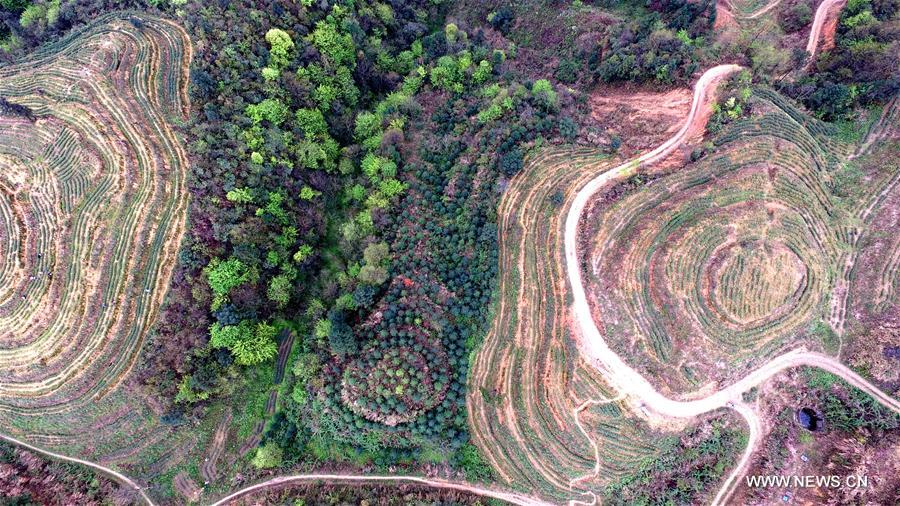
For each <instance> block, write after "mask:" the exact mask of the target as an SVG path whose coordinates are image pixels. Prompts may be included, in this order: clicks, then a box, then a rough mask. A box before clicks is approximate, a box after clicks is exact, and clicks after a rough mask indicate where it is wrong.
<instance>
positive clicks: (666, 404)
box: [0, 0, 900, 506]
mask: <svg viewBox="0 0 900 506" xmlns="http://www.w3.org/2000/svg"><path fill="white" fill-rule="evenodd" d="M779 2H780V0H773V1H772V2H770V3H769V4H767V5H766V6H765V7H764V8H762V9H760V10H759V11H757V12H754V13H752V14H750V15H748V16H742V17H749V18H755V17H758V16H761V15H762V14H765V13H766V12H768V11H769V10H771V9H773V8H774V7H775V6H777V5H778V3H779ZM726 3H729V2H726ZM845 3H846V0H824V1H823V2H822V4H820V6H819V8H818V9H817V10H816V14H815V18H814V21H813V26H812V28H811V30H810V36H809V42H808V44H807V51H808V52H809V53H810V54H811V55H815V51H816V49H817V48H818V45H819V41H820V38H821V31H822V29H823V27H824V25H825V22H826V20H827V19H828V16H829V14H831V13H833V10H834V9H837V10H839V9H840V8H842V7H843V5H844V4H845ZM741 69H742V67H740V66H739V65H719V66H717V67H713V68H711V69H709V70H708V71H706V73H704V74H703V75H702V76H701V77H700V79H699V80H698V82H697V84H696V85H695V87H694V96H693V103H692V105H691V110H690V112H689V114H688V117H687V119H686V120H685V123H684V125H683V126H682V127H681V129H680V130H679V131H678V132H677V133H676V134H675V135H674V136H673V137H672V138H670V139H669V140H667V141H666V142H664V143H663V144H661V145H660V146H658V147H657V148H655V149H654V150H652V151H650V152H648V153H645V154H643V155H641V156H640V157H638V158H636V159H633V160H630V161H628V162H626V163H623V164H621V165H619V166H618V167H615V168H614V169H612V170H609V171H607V172H604V173H602V174H600V175H598V176H597V177H596V178H594V179H592V180H591V181H589V182H588V183H587V184H586V185H585V186H584V187H583V188H582V189H581V190H580V191H579V192H578V194H577V195H576V198H575V200H574V202H573V204H572V206H571V208H570V209H569V211H568V214H567V216H566V223H565V257H566V271H567V274H568V278H569V283H570V285H571V289H572V295H573V299H574V303H573V306H572V310H573V313H574V315H575V318H576V320H577V322H578V325H579V327H580V330H581V333H582V335H581V338H580V340H579V351H580V352H581V353H582V354H583V355H584V357H585V358H586V359H588V360H589V361H590V363H591V364H593V365H594V366H595V367H597V369H598V370H599V371H600V372H601V373H602V374H603V376H604V378H605V379H606V381H607V382H609V384H610V386H612V387H613V388H614V389H615V390H616V391H617V392H618V393H619V397H616V399H614V400H618V399H619V398H620V397H626V398H628V399H629V400H630V401H631V402H632V403H635V404H637V406H640V407H642V408H645V409H648V410H649V412H650V415H656V416H668V417H679V418H690V417H695V416H697V415H701V414H703V413H707V412H709V411H713V410H716V409H720V408H723V407H729V408H732V409H734V410H735V411H737V412H738V413H739V414H740V415H741V416H742V417H744V419H745V420H747V423H748V426H749V438H748V444H747V449H746V450H745V452H744V454H743V455H742V456H741V459H740V460H739V461H738V463H737V465H736V466H735V468H734V469H733V470H732V472H731V474H730V475H729V476H728V478H727V479H726V480H725V482H724V483H723V485H722V487H721V488H720V490H719V491H718V493H717V495H716V496H715V498H714V500H713V504H722V503H724V502H725V501H726V500H727V498H728V496H729V495H730V493H731V491H732V490H733V486H734V484H735V483H736V482H737V480H738V478H739V477H740V476H741V475H742V474H743V472H744V471H745V469H746V468H747V466H748V465H749V461H750V457H751V455H752V453H753V451H754V450H755V448H756V447H757V445H758V443H759V440H760V438H761V435H762V425H761V420H760V418H759V415H758V414H757V413H756V412H755V411H754V410H753V408H752V407H750V406H749V405H747V404H745V403H743V402H742V401H741V394H742V393H743V392H745V391H747V390H749V389H750V388H752V387H754V386H757V385H759V384H760V383H762V382H764V381H766V380H768V379H769V378H771V377H772V376H774V375H776V374H778V373H780V372H782V371H784V370H786V369H789V368H793V367H798V366H811V367H818V368H820V369H823V370H826V371H828V372H831V373H833V374H835V375H837V376H839V377H841V378H843V379H844V380H845V381H847V382H848V383H850V384H851V385H853V386H855V387H857V388H859V389H861V390H863V391H864V392H866V393H868V394H869V395H871V396H872V397H874V398H875V399H876V400H877V401H878V402H880V403H881V404H883V405H884V406H886V407H888V408H889V409H891V410H892V411H894V412H897V413H900V401H898V400H897V399H894V398H893V397H891V396H890V395H888V394H886V393H884V392H882V391H881V390H879V389H878V388H877V387H875V386H874V385H872V384H871V383H869V382H868V381H866V380H865V379H864V378H862V377H861V376H859V375H858V374H856V373H855V372H854V371H852V370H851V369H849V368H848V367H846V366H845V365H843V364H841V363H840V362H838V361H836V360H835V359H833V358H831V357H828V356H826V355H822V354H819V353H814V352H809V351H806V350H804V349H797V350H794V351H791V352H788V353H785V354H783V355H780V356H778V357H776V358H774V359H773V360H771V361H770V362H768V363H767V364H766V365H764V366H762V367H760V368H759V369H757V370H756V371H753V372H751V373H750V374H748V375H747V376H745V377H744V378H742V379H741V380H739V381H737V382H736V383H734V384H732V385H730V386H728V387H725V388H723V389H722V390H720V391H718V392H715V393H713V394H711V395H709V396H707V397H704V398H702V399H696V400H691V401H676V400H673V399H669V398H667V397H665V396H663V395H662V394H660V393H659V392H657V391H656V390H655V389H654V388H653V386H652V385H651V384H650V382H649V381H647V379H645V378H644V377H643V376H641V375H640V374H639V373H638V372H637V371H635V370H634V369H632V368H631V367H630V366H629V365H628V364H627V363H625V361H624V360H622V358H621V357H619V356H618V355H617V354H616V353H615V352H614V351H612V350H611V349H610V347H609V345H608V344H607V343H606V341H605V339H604V337H603V336H602V335H601V334H600V331H599V329H598V328H597V325H596V323H595V322H594V320H593V317H592V315H591V311H590V308H589V306H588V303H587V297H586V294H585V290H584V286H583V284H582V279H581V269H580V265H579V262H578V255H577V250H576V246H577V240H576V239H577V232H578V224H579V220H580V217H581V215H582V213H583V211H584V209H585V207H586V205H587V203H588V202H589V200H590V198H591V196H592V195H593V194H594V193H596V192H597V191H598V190H599V189H600V188H602V187H603V186H605V185H606V184H607V183H608V182H610V181H611V180H613V179H616V178H619V177H623V176H627V175H629V174H631V173H633V172H634V171H635V170H636V169H637V168H639V167H640V166H642V165H649V164H653V163H656V162H658V161H660V160H662V159H664V158H665V157H667V156H668V155H669V154H671V153H672V152H673V151H674V150H675V149H676V148H677V147H678V146H679V145H680V144H681V143H682V142H684V140H685V139H686V138H687V136H688V134H689V133H690V132H691V131H692V129H694V128H697V127H702V126H703V125H702V124H700V123H701V122H702V120H703V115H702V114H701V112H702V111H703V108H704V107H706V105H707V101H708V93H709V91H710V90H711V89H714V86H715V85H716V84H717V83H718V82H719V81H720V80H721V79H722V78H724V77H726V76H728V75H730V74H731V73H733V72H736V71H739V70H741ZM601 402H609V401H586V402H585V404H583V405H582V406H579V407H578V408H576V410H575V411H576V420H577V412H578V411H580V410H581V409H583V408H584V407H586V406H587V404H588V403H601ZM642 411H643V409H638V410H635V413H641V412H642ZM579 429H581V431H582V432H584V431H583V428H582V427H580V424H579ZM0 439H2V440H5V441H7V442H9V443H12V444H16V445H19V446H22V447H24V448H27V449H29V450H31V451H34V452H36V453H40V454H43V455H45V456H47V457H50V458H53V459H57V460H61V461H65V462H71V463H75V464H81V465H85V466H88V467H90V468H92V469H95V470H97V471H98V472H100V473H103V474H104V475H106V476H109V477H110V478H111V479H113V480H115V481H117V482H119V483H120V484H122V485H123V486H125V487H126V488H131V489H134V490H135V491H136V492H137V493H138V494H139V495H140V497H141V498H142V499H143V500H144V502H146V504H148V505H150V506H155V503H154V502H153V500H152V499H151V498H150V497H149V496H148V494H147V493H146V492H145V490H144V489H143V488H142V487H141V486H140V485H139V484H138V483H136V482H135V481H133V480H132V479H130V478H128V477H127V476H125V475H123V474H122V473H119V472H118V471H116V470H114V469H111V468H109V467H106V466H103V465H101V464H98V463H95V462H90V461H87V460H82V459H78V458H74V457H67V456H65V455H62V454H58V453H54V452H51V451H48V450H44V449H42V448H39V447H36V446H34V445H31V444H29V443H26V442H24V441H21V440H19V439H16V438H14V437H11V436H8V435H4V434H0ZM596 469H597V468H596V467H595V469H594V472H596ZM588 476H590V475H588ZM320 480H328V481H338V482H343V483H373V482H388V483H392V482H404V483H415V484H421V485H426V486H430V487H435V488H441V489H450V490H458V491H462V492H468V493H473V494H478V495H482V496H486V497H492V498H495V499H500V500H503V501H506V502H509V503H512V504H517V505H523V506H545V505H548V504H550V503H547V502H545V501H543V500H541V499H539V498H536V497H532V496H528V495H525V494H519V493H514V492H508V491H503V490H498V489H493V488H488V487H481V486H477V485H472V484H469V483H464V482H451V481H445V480H437V479H429V478H424V477H420V476H407V475H395V476H391V475H366V474H298V475H289V476H279V477H276V478H273V479H270V480H268V481H265V482H261V483H257V484H255V485H250V486H247V487H245V488H243V489H241V490H238V491H236V492H234V493H232V494H230V495H228V496H226V497H224V498H222V499H220V500H218V501H216V502H215V503H213V504H212V506H224V505H226V504H229V503H230V502H232V501H233V500H235V499H238V498H240V497H243V496H245V495H247V494H251V493H253V492H257V491H260V490H263V489H266V488H269V487H277V486H283V485H286V484H292V483H305V482H313V481H320ZM573 481H578V478H576V479H575V480H573ZM595 499H596V498H595ZM570 503H579V501H574V500H573V501H570ZM581 504H585V503H581Z"/></svg>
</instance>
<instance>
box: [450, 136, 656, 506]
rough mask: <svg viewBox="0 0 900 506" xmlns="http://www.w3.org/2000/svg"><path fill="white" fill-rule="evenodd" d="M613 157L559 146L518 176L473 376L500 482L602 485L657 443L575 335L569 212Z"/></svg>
mask: <svg viewBox="0 0 900 506" xmlns="http://www.w3.org/2000/svg"><path fill="white" fill-rule="evenodd" d="M611 165H612V164H611V163H610V162H609V161H608V160H607V159H606V158H605V157H603V156H601V155H599V154H598V153H596V152H594V151H592V150H584V151H581V152H577V153H573V152H571V151H570V150H567V149H560V150H556V151H548V152H545V153H544V154H543V155H541V156H539V157H537V158H535V159H532V160H531V161H530V162H529V164H528V166H527V167H526V168H525V170H524V171H523V173H522V174H520V175H519V176H518V177H516V178H515V179H514V180H513V181H512V182H511V184H510V186H509V188H507V190H506V193H505V194H504V198H503V201H502V203H501V207H500V209H499V211H498V216H501V217H503V220H502V222H501V223H500V224H499V225H500V231H499V233H500V237H501V238H502V244H501V258H500V263H501V269H500V272H501V273H503V275H502V276H501V279H500V288H499V292H498V293H499V294H500V298H499V300H498V301H497V302H496V304H497V306H496V307H495V309H494V313H495V315H494V320H493V324H492V327H491V330H490V332H489V335H488V337H487V338H486V339H485V343H484V345H483V346H482V348H481V349H480V350H479V351H478V352H477V353H476V355H475V356H474V358H473V364H472V372H471V374H470V382H469V396H468V400H467V403H468V407H469V417H470V426H471V431H472V434H473V437H474V439H475V441H476V443H477V444H478V446H479V448H481V450H482V451H483V453H484V454H485V456H486V458H487V460H488V461H489V462H490V463H491V465H492V467H493V468H494V470H495V471H496V472H497V474H498V476H499V478H500V480H501V481H502V482H504V483H507V484H509V485H510V486H513V487H515V488H518V489H521V490H527V491H529V492H532V493H534V492H538V493H539V494H540V495H541V496H544V497H547V498H549V499H552V500H554V501H565V500H569V499H571V498H573V497H575V498H578V497H579V495H580V494H582V493H585V491H594V492H599V491H600V489H601V488H602V486H603V485H604V484H608V483H610V481H611V480H612V479H614V478H616V477H619V476H622V475H623V474H624V473H626V472H627V471H628V470H629V469H631V468H633V467H634V466H635V465H636V464H637V463H638V462H640V461H641V460H643V459H646V458H649V457H652V456H653V455H654V452H655V450H654V448H655V446H654V442H653V441H654V439H653V438H654V437H655V435H654V434H652V432H650V431H649V430H648V429H646V428H642V426H641V424H640V423H639V422H638V421H637V420H636V419H635V418H632V417H630V416H629V415H628V414H627V413H628V412H627V410H626V408H625V407H624V405H621V406H620V405H619V404H618V401H617V400H615V399H611V397H612V395H613V394H612V393H611V392H612V390H611V389H609V388H608V387H607V386H606V385H605V384H604V382H603V380H602V378H601V376H600V374H599V373H598V372H597V371H596V369H594V368H593V367H591V366H589V365H588V364H586V363H585V362H584V361H583V360H582V359H581V357H580V355H579V354H578V353H577V351H576V350H575V349H574V348H573V347H572V345H571V341H570V339H569V331H570V330H569V329H570V327H569V320H568V314H567V312H568V308H567V304H566V291H567V285H566V278H565V272H564V266H565V262H564V261H563V260H562V258H561V256H562V246H561V244H562V239H561V231H562V221H563V220H564V214H565V213H564V212H563V211H564V210H565V209H566V207H567V206H568V202H569V200H570V199H571V197H573V196H574V190H575V189H577V188H579V187H580V186H582V185H583V184H584V182H585V181H587V180H588V179H590V178H591V177H592V176H593V175H595V174H597V173H598V172H602V171H603V170H605V169H606V168H607V167H608V166H611ZM607 401H611V402H607ZM598 462H599V466H598V467H595V465H597V464H598ZM585 500H587V501H589V500H590V496H589V494H587V495H586V496H585Z"/></svg>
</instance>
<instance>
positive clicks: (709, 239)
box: [582, 89, 897, 395]
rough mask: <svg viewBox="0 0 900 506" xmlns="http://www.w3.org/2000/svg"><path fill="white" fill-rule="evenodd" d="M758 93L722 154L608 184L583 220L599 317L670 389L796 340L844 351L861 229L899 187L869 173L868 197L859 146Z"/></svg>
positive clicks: (697, 383) (749, 363) (615, 342)
mask: <svg viewBox="0 0 900 506" xmlns="http://www.w3.org/2000/svg"><path fill="white" fill-rule="evenodd" d="M752 100H753V110H754V111H755V112H754V114H753V115H752V116H751V117H748V118H745V119H742V120H740V121H737V122H735V123H734V124H732V125H730V126H729V127H728V128H727V129H725V131H723V132H722V133H721V134H719V135H718V136H716V137H714V138H713V139H712V142H713V143H714V144H715V146H716V148H717V149H716V150H715V152H714V153H713V154H711V155H709V156H707V157H705V158H704V159H702V160H701V161H699V162H697V163H693V164H690V165H688V166H687V167H686V168H684V169H681V170H678V171H676V172H674V173H672V174H669V175H666V176H664V177H660V178H656V179H654V180H653V181H652V182H649V183H648V184H645V185H642V186H638V187H637V188H636V189H633V190H632V191H629V192H627V193H626V194H625V195H624V196H621V197H620V198H618V197H617V198H614V199H613V198H608V195H605V194H603V192H601V194H600V195H598V198H597V199H595V201H594V203H593V206H592V207H591V208H590V209H589V211H588V214H587V220H586V222H585V223H586V224H587V225H588V226H587V232H586V233H584V234H583V237H582V242H583V246H582V251H585V252H586V257H585V264H586V267H585V278H586V279H587V280H588V284H589V285H591V287H592V288H591V290H590V299H591V303H592V305H593V308H594V311H595V319H596V320H597V322H598V325H601V326H602V328H603V330H604V334H605V335H606V336H607V339H608V340H609V341H610V342H611V343H612V346H613V348H614V349H618V350H619V352H620V353H622V354H624V355H625V356H630V357H632V359H631V363H632V364H634V365H635V366H636V367H637V368H638V369H639V370H642V372H643V373H644V374H645V375H646V376H647V377H648V378H650V379H651V381H653V382H654V383H655V384H656V386H657V388H659V389H660V390H661V391H663V392H667V393H668V394H670V395H677V394H683V393H687V392H693V391H696V390H699V389H702V388H703V387H708V386H709V385H710V384H711V383H713V382H715V383H718V384H720V385H722V384H727V383H729V382H730V380H733V379H736V378H737V377H739V376H741V375H743V374H744V373H746V372H747V371H748V370H750V369H752V368H754V367H756V366H758V365H760V364H761V362H762V360H764V359H766V358H771V357H773V356H774V355H775V354H777V353H779V352H782V351H785V350H786V349H788V348H794V347H796V346H797V345H798V344H804V345H806V346H807V347H808V348H810V349H820V350H822V351H825V352H827V353H832V354H836V353H838V351H839V349H840V336H841V334H842V332H843V328H844V325H845V319H846V316H847V315H846V303H847V300H846V299H847V297H846V294H847V290H846V286H847V284H848V283H849V280H850V276H851V271H852V268H853V265H854V261H855V258H856V253H855V251H856V249H857V243H858V240H859V237H860V236H861V234H863V232H864V231H865V230H866V227H867V226H868V222H867V218H868V217H869V216H870V214H871V211H870V209H871V206H872V205H875V203H876V202H878V201H879V200H883V198H884V196H885V194H886V193H887V192H889V191H891V190H892V189H894V188H895V186H896V182H897V174H896V172H895V171H891V170H881V171H870V172H869V173H866V174H864V176H865V192H859V190H858V189H857V188H856V185H858V184H860V183H861V182H862V181H857V182H850V180H849V179H848V176H847V174H848V173H851V172H853V171H855V170H856V169H854V168H853V167H849V166H848V165H847V163H846V160H847V158H848V156H849V155H851V154H852V153H853V151H854V149H856V145H855V143H852V142H844V141H842V140H840V136H839V135H838V132H837V130H836V128H835V127H834V126H832V125H828V124H825V123H822V122H819V121H817V120H815V119H812V118H810V117H808V116H806V115H804V114H803V113H802V112H801V111H799V110H797V109H796V108H795V107H794V106H793V105H792V104H790V103H789V102H788V101H786V100H785V99H784V98H783V97H781V96H780V95H777V94H776V93H773V92H770V91H768V90H764V89H758V90H756V91H755V93H754V97H753V99H752ZM851 195H852V198H851ZM867 209H869V211H867ZM829 327H830V329H831V330H828V328H829Z"/></svg>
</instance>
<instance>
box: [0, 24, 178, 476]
mask: <svg viewBox="0 0 900 506" xmlns="http://www.w3.org/2000/svg"><path fill="white" fill-rule="evenodd" d="M190 57H191V46H190V40H189V39H188V37H187V34H186V33H185V32H184V30H183V29H181V28H180V27H178V26H177V25H175V24H174V23H171V22H169V21H166V20H163V19H157V18H152V17H147V16H144V15H141V17H140V18H138V17H136V16H133V15H130V14H111V15H106V16H103V17H101V18H100V19H98V20H97V21H96V22H94V23H92V24H91V25H89V26H88V27H86V28H84V29H82V30H79V31H77V32H75V33H72V34H71V35H69V36H68V37H66V38H65V39H62V40H60V41H59V42H58V43H55V44H53V45H50V46H46V47H44V48H42V49H41V50H39V51H37V52H35V53H34V54H32V55H31V56H30V57H29V59H27V60H25V61H21V62H19V63H17V64H16V65H12V66H7V67H5V68H2V69H0V97H2V99H3V100H4V102H3V107H0V431H2V432H5V433H8V434H11V435H13V436H15V437H19V438H21V439H25V440H27V441H28V442H31V443H34V444H37V445H39V446H43V447H47V448H53V449H56V450H58V451H61V452H64V453H66V454H68V455H75V456H80V457H88V458H91V459H94V460H97V461H99V462H102V463H107V464H115V465H117V466H119V467H122V468H125V469H130V470H131V471H133V472H135V473H136V474H138V475H147V474H154V473H157V472H160V471H162V470H163V469H164V468H166V467H167V466H168V464H169V463H170V462H171V460H170V459H172V460H173V459H177V458H178V454H179V450H183V448H182V447H181V443H182V441H181V440H179V439H178V438H174V437H172V434H171V429H170V428H168V427H165V426H161V425H159V423H158V422H157V421H156V420H157V416H154V414H152V413H150V411H149V409H148V408H147V407H146V406H145V405H144V404H143V402H142V401H141V398H140V397H139V396H138V395H135V393H134V392H130V391H128V390H127V389H126V387H125V379H126V378H127V376H128V374H129V372H130V370H131V369H132V368H133V366H134V364H135V362H136V360H137V358H138V355H139V353H140V351H141V345H142V343H143V341H144V339H145V336H146V333H147V331H148V327H149V326H150V325H151V323H152V322H153V320H154V317H155V315H156V313H157V310H158V308H159V306H160V303H161V301H162V298H163V297H164V295H165V291H166V289H167V286H168V282H169V278H170V275H171V271H172V269H173V266H174V263H175V260H176V253H177V249H178V246H179V242H180V238H181V236H182V233H183V231H184V228H185V218H186V211H187V191H186V189H185V177H186V170H187V160H186V156H185V152H184V149H183V147H182V144H181V140H180V139H179V138H178V137H177V136H176V134H175V132H174V131H173V128H172V125H173V124H174V123H175V122H178V121H183V120H184V119H185V118H186V116H187V113H188V106H189V104H188V99H187V83H188V66H189V63H190ZM167 438H168V439H167ZM137 461H140V462H142V463H144V464H146V465H142V467H131V466H132V465H136V464H135V463H136V462H137Z"/></svg>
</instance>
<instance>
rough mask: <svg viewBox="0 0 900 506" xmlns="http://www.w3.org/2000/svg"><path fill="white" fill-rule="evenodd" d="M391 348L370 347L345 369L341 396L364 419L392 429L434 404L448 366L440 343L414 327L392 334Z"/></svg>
mask: <svg viewBox="0 0 900 506" xmlns="http://www.w3.org/2000/svg"><path fill="white" fill-rule="evenodd" d="M398 334H399V335H398V338H396V339H395V340H396V341H397V345H392V344H391V343H390V342H388V343H386V344H387V346H380V345H376V346H374V347H373V348H372V349H371V350H369V351H368V352H367V353H364V354H363V356H362V357H360V358H358V359H356V360H354V361H353V362H352V363H351V364H350V365H349V366H348V367H347V368H346V369H345V370H344V375H343V383H342V390H341V397H342V400H343V401H344V402H345V404H346V405H347V406H348V407H349V408H350V409H351V410H352V411H354V412H355V413H357V414H358V415H361V416H363V417H365V418H366V419H368V420H372V421H377V422H380V423H383V424H385V425H388V426H396V425H397V424H399V423H404V422H408V421H410V420H412V419H413V418H415V417H417V416H418V415H419V414H421V413H422V412H423V411H427V410H429V409H431V408H433V407H435V406H437V405H438V403H440V401H441V399H442V398H443V397H444V394H445V393H446V391H447V388H448V387H449V386H450V381H451V378H450V366H449V362H448V360H447V354H446V353H445V352H444V351H443V349H442V348H441V346H440V342H438V341H435V340H430V339H428V337H427V336H426V335H424V334H423V333H422V332H421V331H420V330H418V329H402V330H400V331H399V332H398ZM391 341H394V340H391Z"/></svg>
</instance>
